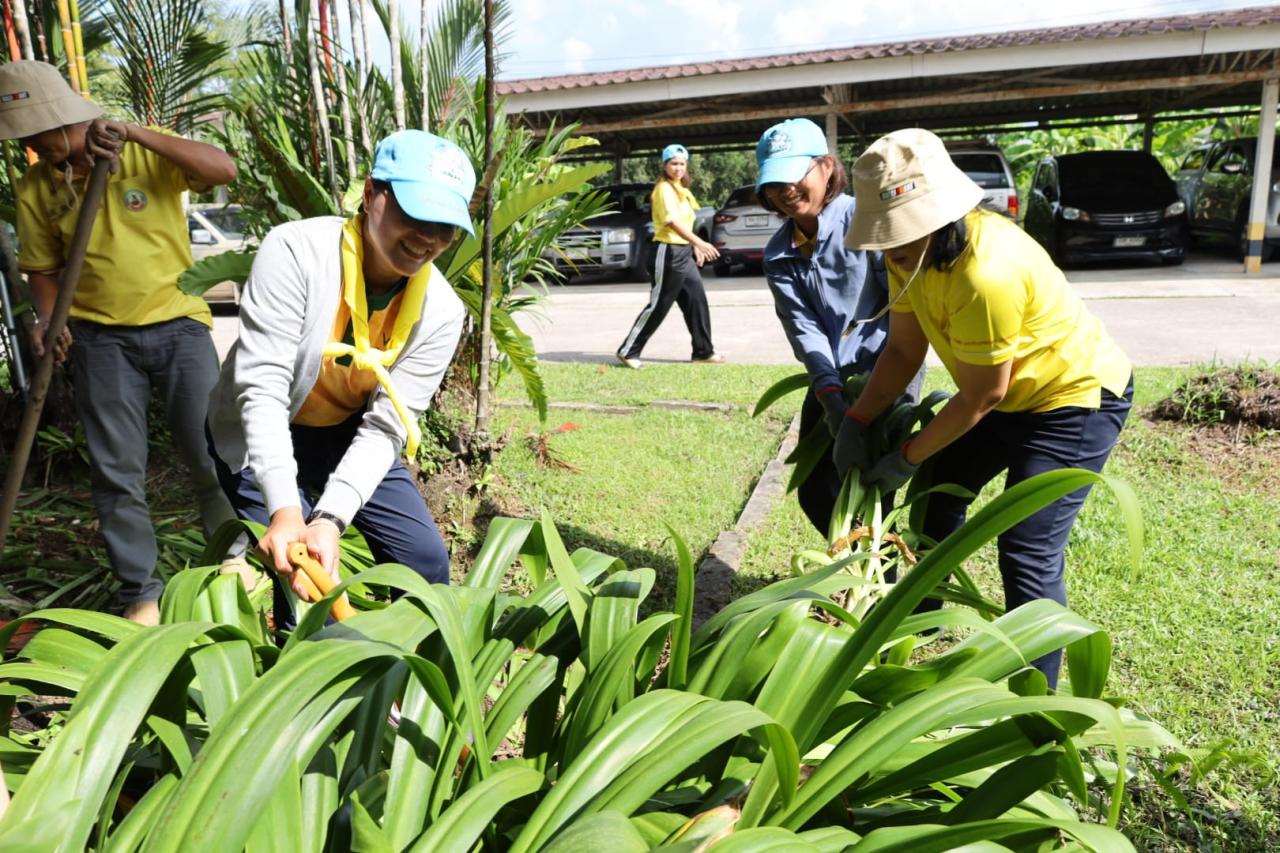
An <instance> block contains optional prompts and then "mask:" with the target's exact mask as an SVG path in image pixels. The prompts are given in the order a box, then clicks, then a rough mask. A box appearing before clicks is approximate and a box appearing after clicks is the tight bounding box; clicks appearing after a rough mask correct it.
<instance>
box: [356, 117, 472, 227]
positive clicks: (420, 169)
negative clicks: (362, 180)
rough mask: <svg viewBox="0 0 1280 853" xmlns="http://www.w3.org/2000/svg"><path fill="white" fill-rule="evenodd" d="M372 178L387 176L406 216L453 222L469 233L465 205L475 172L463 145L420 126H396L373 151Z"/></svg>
mask: <svg viewBox="0 0 1280 853" xmlns="http://www.w3.org/2000/svg"><path fill="white" fill-rule="evenodd" d="M370 177H371V178H373V179H374V180H375V181H387V182H388V183H390V184H391V190H392V192H394V193H395V196H396V203H397V204H399V205H400V209H401V210H403V211H404V212H405V215H406V216H410V217H412V218H414V219H418V220H421V221H423V222H443V223H445V224H447V225H456V226H458V227H459V228H461V229H462V230H463V231H466V232H467V233H468V234H470V235H471V236H472V237H474V236H475V234H476V232H475V229H474V228H473V227H472V225H471V215H470V213H468V211H467V207H468V206H469V205H470V204H471V194H472V193H473V192H474V191H475V188H476V172H475V169H472V168H471V161H470V160H469V159H468V158H467V155H466V154H464V153H463V151H462V149H461V148H459V147H458V146H457V145H454V144H453V143H452V142H450V141H449V140H447V139H443V138H441V137H439V136H436V135H435V134H434V133H427V132H426V131H425V130H401V131H397V132H396V133H393V134H391V135H390V136H388V137H387V138H385V139H383V140H382V141H381V142H379V143H378V147H377V148H376V149H374V152H373V172H372V173H371V174H370Z"/></svg>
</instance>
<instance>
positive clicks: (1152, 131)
mask: <svg viewBox="0 0 1280 853" xmlns="http://www.w3.org/2000/svg"><path fill="white" fill-rule="evenodd" d="M1155 135H1156V117H1155V116H1153V115H1152V114H1151V113H1147V114H1146V115H1145V116H1143V117H1142V150H1143V151H1145V152H1147V153H1148V154H1150V153H1151V143H1152V142H1153V140H1154V139H1155Z"/></svg>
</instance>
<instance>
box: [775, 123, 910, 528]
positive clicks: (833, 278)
mask: <svg viewBox="0 0 1280 853" xmlns="http://www.w3.org/2000/svg"><path fill="white" fill-rule="evenodd" d="M756 163H757V165H758V166H759V178H758V179H757V181H756V195H757V196H758V197H759V200H760V204H761V205H763V206H764V207H765V208H766V209H768V210H772V211H775V212H777V213H779V214H781V215H782V216H785V217H787V222H786V223H785V224H784V225H783V226H782V227H781V228H779V229H778V232H777V233H776V234H774V235H773V237H772V238H771V239H770V240H769V244H768V245H767V246H766V247H765V251H764V274H765V278H766V279H768V282H769V290H770V291H771V292H772V293H773V302H774V307H775V309H776V311H777V313H778V319H779V320H780V321H781V322H782V328H783V330H784V331H785V332H786V334H787V340H788V341H790V342H791V348H792V350H794V351H795V354H796V358H798V359H799V360H800V361H801V362H803V363H804V366H805V370H806V371H808V373H809V381H810V386H809V387H810V391H809V393H807V394H806V395H805V400H804V405H803V406H802V407H801V410H800V434H801V435H807V434H808V432H809V431H810V430H811V429H813V427H814V425H815V424H817V423H818V421H819V420H825V421H826V424H827V428H828V429H829V430H830V431H831V435H832V437H833V438H834V441H833V443H832V453H831V456H830V457H828V458H826V459H824V460H822V461H821V462H820V463H819V464H818V465H817V467H816V468H814V471H813V473H812V474H811V475H810V477H809V479H808V480H806V481H805V483H804V484H803V485H801V486H800V488H799V490H798V497H799V500H800V507H801V509H803V510H804V513H805V515H806V516H807V517H808V518H809V521H810V522H812V523H813V525H814V527H816V528H818V530H821V531H823V532H825V531H826V530H827V527H828V524H829V522H830V520H831V510H832V508H833V507H834V506H835V501H836V497H837V496H838V495H839V493H840V486H841V484H842V482H843V480H844V477H843V474H844V473H845V472H847V471H849V470H850V468H852V467H862V465H864V464H865V462H866V460H864V459H862V458H861V457H862V455H864V454H865V447H866V433H867V426H868V424H867V422H866V421H864V420H862V419H861V418H859V417H857V416H855V415H853V414H852V413H851V411H850V409H849V402H848V401H846V400H845V398H844V394H843V385H844V380H846V379H847V378H848V377H850V376H852V375H854V374H856V373H863V372H865V371H869V370H871V368H872V366H873V365H874V364H875V361H876V357H877V356H878V355H879V354H880V352H881V350H883V349H884V345H885V341H886V340H887V338H888V330H889V318H888V317H887V316H884V315H883V311H884V308H885V306H886V304H887V302H888V284H887V279H886V277H885V271H884V262H883V261H882V260H881V258H880V254H879V253H878V252H863V251H856V250H852V249H847V248H845V243H844V235H845V232H846V231H847V230H848V227H849V222H850V220H851V219H852V218H853V209H854V200H853V197H852V196H850V195H849V194H848V193H846V192H845V189H846V188H847V187H848V185H849V178H848V174H847V172H846V171H845V168H844V165H843V164H842V163H841V162H840V160H839V158H837V157H834V156H832V154H831V152H830V151H829V150H828V148H827V139H826V136H825V135H824V134H823V132H822V130H821V129H820V128H819V127H818V126H817V125H816V124H814V123H813V122H811V121H809V120H808V119H788V120H787V121H784V122H781V123H780V124H775V125H774V126H773V127H771V128H769V129H768V130H766V131H765V132H764V135H763V136H761V137H760V142H759V144H758V145H757V146H756ZM856 321H868V322H860V323H858V325H857V326H856V327H855V328H854V330H853V332H852V333H850V334H848V335H846V334H845V333H844V332H845V329H847V328H849V326H850V325H851V324H852V323H854V322H856ZM922 377H923V373H921V374H920V375H919V376H917V377H916V379H915V380H914V382H913V383H912V386H911V387H910V388H909V389H908V391H907V393H908V395H909V396H911V397H912V398H915V397H918V396H919V390H920V384H921V380H922Z"/></svg>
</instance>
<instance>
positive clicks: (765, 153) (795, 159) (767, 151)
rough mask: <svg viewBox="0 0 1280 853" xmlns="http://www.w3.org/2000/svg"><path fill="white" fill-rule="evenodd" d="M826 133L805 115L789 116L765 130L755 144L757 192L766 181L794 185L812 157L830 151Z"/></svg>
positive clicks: (807, 167)
mask: <svg viewBox="0 0 1280 853" xmlns="http://www.w3.org/2000/svg"><path fill="white" fill-rule="evenodd" d="M829 153H830V151H829V150H828V149H827V135H826V134H825V133H823V132H822V128H820V127H818V126H817V125H816V124H814V123H813V122H811V121H809V119H807V118H789V119H787V120H786V121H783V122H779V123H778V124H775V125H774V126H773V127H771V128H769V129H768V130H766V131H765V132H764V135H763V136H761V137H760V142H759V143H757V144H756V166H757V168H759V170H760V174H759V177H758V178H756V192H760V188H761V187H763V186H764V185H765V184H794V183H795V182H796V181H798V180H800V179H801V178H803V177H804V175H805V172H807V171H808V170H809V162H810V161H811V160H813V158H814V157H821V156H823V155H825V154H829Z"/></svg>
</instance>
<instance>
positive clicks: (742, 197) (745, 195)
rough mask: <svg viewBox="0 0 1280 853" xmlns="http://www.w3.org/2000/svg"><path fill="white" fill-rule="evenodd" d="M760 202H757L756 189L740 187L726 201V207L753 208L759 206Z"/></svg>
mask: <svg viewBox="0 0 1280 853" xmlns="http://www.w3.org/2000/svg"><path fill="white" fill-rule="evenodd" d="M759 203H760V202H759V201H757V200H756V188H755V187H738V188H737V189H736V190H734V191H733V192H731V193H730V194H729V198H728V199H727V200H726V201H725V203H724V206H725V207H751V206H754V205H758V204H759Z"/></svg>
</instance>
